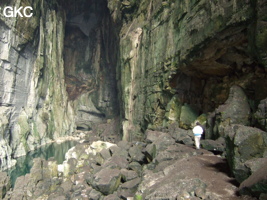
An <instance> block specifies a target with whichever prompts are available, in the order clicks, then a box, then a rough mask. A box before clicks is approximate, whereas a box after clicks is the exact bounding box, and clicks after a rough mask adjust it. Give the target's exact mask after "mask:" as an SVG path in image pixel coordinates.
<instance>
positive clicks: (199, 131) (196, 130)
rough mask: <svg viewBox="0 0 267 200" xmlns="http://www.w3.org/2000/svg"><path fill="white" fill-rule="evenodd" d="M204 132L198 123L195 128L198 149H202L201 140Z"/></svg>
mask: <svg viewBox="0 0 267 200" xmlns="http://www.w3.org/2000/svg"><path fill="white" fill-rule="evenodd" d="M203 132H204V130H203V128H202V127H201V126H200V123H199V122H197V123H196V126H195V127H194V128H193V133H194V136H195V145H196V149H200V139H201V135H202V134H203Z"/></svg>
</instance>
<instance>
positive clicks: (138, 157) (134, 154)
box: [129, 145, 145, 163]
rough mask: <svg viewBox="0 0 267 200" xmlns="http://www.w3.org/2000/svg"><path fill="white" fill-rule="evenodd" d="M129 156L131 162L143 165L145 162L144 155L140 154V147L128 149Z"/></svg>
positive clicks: (135, 146)
mask: <svg viewBox="0 0 267 200" xmlns="http://www.w3.org/2000/svg"><path fill="white" fill-rule="evenodd" d="M129 155H130V157H131V159H132V160H133V161H136V162H139V163H143V162H144V160H145V155H144V154H143V153H142V149H141V147H140V146H137V145H134V146H132V147H131V148H130V149H129Z"/></svg>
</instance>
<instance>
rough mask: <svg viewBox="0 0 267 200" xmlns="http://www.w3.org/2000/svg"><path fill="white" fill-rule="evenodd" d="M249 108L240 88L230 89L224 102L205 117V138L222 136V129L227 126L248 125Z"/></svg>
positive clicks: (235, 86) (233, 87)
mask: <svg viewBox="0 0 267 200" xmlns="http://www.w3.org/2000/svg"><path fill="white" fill-rule="evenodd" d="M249 119H250V106H249V103H248V99H247V96H246V94H245V92H244V91H243V89H242V88H241V87H240V86H237V85H234V86H232V87H231V88H230V92H229V96H228V99H227V100H226V102H225V103H224V104H222V105H220V106H219V107H218V108H217V109H216V110H215V112H212V113H210V114H209V115H208V117H207V122H208V124H207V138H209V139H214V138H219V137H221V136H224V134H225V133H224V132H225V131H224V129H225V127H226V126H228V125H229V124H242V125H245V126H247V125H249V123H250V121H249Z"/></svg>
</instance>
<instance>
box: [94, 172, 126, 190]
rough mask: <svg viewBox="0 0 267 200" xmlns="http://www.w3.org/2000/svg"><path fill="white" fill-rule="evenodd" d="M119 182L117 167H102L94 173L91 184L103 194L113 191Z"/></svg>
mask: <svg viewBox="0 0 267 200" xmlns="http://www.w3.org/2000/svg"><path fill="white" fill-rule="evenodd" d="M120 183H121V172H120V170H119V169H110V168H104V169H102V170H100V171H99V172H97V173H96V174H95V175H94V180H93V181H92V183H91V184H92V186H93V187H94V188H95V189H96V190H97V191H100V192H101V193H103V194H105V195H109V194H112V193H113V192H115V191H116V190H117V189H118V187H119V185H120Z"/></svg>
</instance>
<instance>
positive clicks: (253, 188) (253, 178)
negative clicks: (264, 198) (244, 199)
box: [239, 158, 267, 196]
mask: <svg viewBox="0 0 267 200" xmlns="http://www.w3.org/2000/svg"><path fill="white" fill-rule="evenodd" d="M260 163H261V165H260V167H259V166H258V167H259V169H257V170H256V171H255V172H253V173H252V174H251V175H250V176H249V177H248V178H247V179H246V180H244V181H243V182H242V183H241V184H240V186H239V192H240V193H241V194H249V195H253V196H257V194H262V193H265V194H266V193H267V168H266V165H267V158H265V159H264V162H260Z"/></svg>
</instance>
